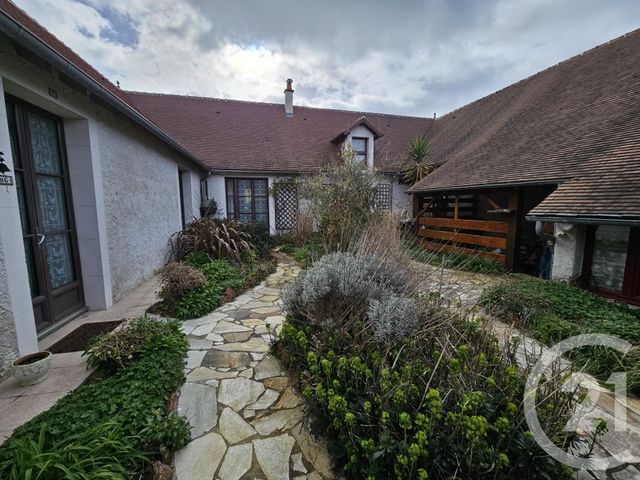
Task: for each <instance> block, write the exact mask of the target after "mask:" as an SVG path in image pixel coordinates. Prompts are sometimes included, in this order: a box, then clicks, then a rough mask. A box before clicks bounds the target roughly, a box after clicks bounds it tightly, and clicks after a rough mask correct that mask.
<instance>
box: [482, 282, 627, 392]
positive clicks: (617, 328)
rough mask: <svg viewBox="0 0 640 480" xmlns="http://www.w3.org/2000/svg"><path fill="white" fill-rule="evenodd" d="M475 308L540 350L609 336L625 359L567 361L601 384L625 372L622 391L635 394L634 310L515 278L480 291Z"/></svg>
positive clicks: (577, 357)
mask: <svg viewBox="0 0 640 480" xmlns="http://www.w3.org/2000/svg"><path fill="white" fill-rule="evenodd" d="M481 303H482V304H483V305H484V306H485V307H486V308H487V309H488V310H489V311H490V312H491V313H493V314H494V315H497V316H498V317H501V318H503V319H504V320H505V321H507V322H515V323H516V325H517V326H518V327H520V328H521V329H523V331H525V332H529V333H531V334H532V335H533V336H534V337H535V338H536V339H538V340H539V341H541V342H542V343H544V344H545V345H553V344H555V343H557V342H559V341H561V340H564V339H565V338H569V337H572V336H575V335H580V334H584V333H597V334H607V335H614V336H616V337H619V338H622V339H624V340H626V341H628V342H630V343H631V344H632V345H633V348H632V349H631V351H630V352H629V353H627V355H626V356H622V355H621V354H620V353H618V352H615V351H613V350H612V349H610V348H606V347H589V348H584V349H581V350H579V351H578V353H574V354H573V357H572V359H573V360H574V362H575V363H576V365H577V366H578V367H581V368H584V369H585V370H586V371H587V372H588V373H590V374H592V375H594V376H595V377H596V378H598V379H600V380H602V381H604V380H606V379H607V378H609V376H610V375H611V373H614V372H617V371H625V372H626V373H627V382H628V383H627V389H628V390H629V391H630V392H632V393H634V394H635V395H639V394H640V310H637V309H632V308H630V307H629V306H627V305H625V304H620V303H614V302H611V301H608V300H605V299H603V298H601V297H598V296H596V295H594V294H592V293H591V292H588V291H586V290H583V289H580V288H577V287H574V286H571V285H568V284H565V283H558V282H550V281H546V280H540V279H537V278H533V277H527V276H516V275H514V276H511V277H510V279H509V281H506V282H503V283H500V284H498V285H495V286H492V287H490V288H488V289H487V290H485V292H484V293H483V295H482V299H481Z"/></svg>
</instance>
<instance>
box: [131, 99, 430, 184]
mask: <svg viewBox="0 0 640 480" xmlns="http://www.w3.org/2000/svg"><path fill="white" fill-rule="evenodd" d="M128 95H129V98H131V99H132V101H133V102H134V103H135V105H136V106H137V108H138V109H139V110H140V111H141V112H143V113H144V114H145V115H147V116H148V117H149V118H151V119H152V120H153V121H154V122H155V123H156V124H157V125H158V126H159V127H160V128H162V129H163V130H164V131H166V132H169V133H170V135H171V136H172V137H173V138H175V139H176V141H178V142H179V143H180V144H181V145H183V146H184V147H185V148H187V149H188V150H189V151H191V152H192V153H193V154H194V155H196V156H197V157H198V158H200V159H201V160H202V161H203V162H205V163H206V164H207V165H209V166H210V167H211V168H213V169H221V170H225V169H229V170H259V171H264V172H269V171H273V172H292V173H293V172H304V171H312V170H315V169H317V168H318V167H321V166H323V165H326V164H327V163H328V162H331V161H333V160H334V159H335V158H336V157H337V152H338V150H337V147H336V145H335V144H333V143H332V140H333V139H334V138H335V137H336V136H337V135H339V134H340V133H342V132H344V131H345V130H347V129H349V128H350V127H351V126H352V125H354V124H356V123H357V124H363V123H364V124H365V125H366V126H368V127H369V128H371V129H372V130H374V134H376V135H380V136H381V138H379V139H378V140H376V142H375V159H374V165H375V166H376V167H377V168H378V169H380V170H381V171H385V172H397V171H399V170H400V167H401V166H402V164H403V163H404V162H405V161H406V156H407V153H406V151H407V146H408V145H409V142H410V141H411V140H412V139H413V138H415V137H416V136H418V135H422V134H424V133H425V131H426V130H427V128H428V127H429V126H430V125H431V123H432V122H433V120H432V119H428V118H418V117H406V116H400V115H388V114H381V113H370V112H352V111H346V110H331V109H323V108H310V107H300V106H294V108H293V117H287V116H286V115H285V111H284V104H277V103H258V102H244V101H238V100H223V99H218V98H205V97H189V96H180V95H163V94H155V93H141V92H128ZM361 117H365V118H364V119H362V118H361Z"/></svg>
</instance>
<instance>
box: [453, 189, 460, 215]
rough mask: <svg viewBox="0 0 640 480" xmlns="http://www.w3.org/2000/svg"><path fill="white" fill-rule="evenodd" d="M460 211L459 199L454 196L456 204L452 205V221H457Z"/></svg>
mask: <svg viewBox="0 0 640 480" xmlns="http://www.w3.org/2000/svg"><path fill="white" fill-rule="evenodd" d="M459 209H460V197H459V196H458V195H456V202H455V203H454V205H453V219H454V220H458V210H459Z"/></svg>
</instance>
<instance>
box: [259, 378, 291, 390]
mask: <svg viewBox="0 0 640 480" xmlns="http://www.w3.org/2000/svg"><path fill="white" fill-rule="evenodd" d="M262 383H264V385H265V387H267V388H273V389H274V390H284V389H285V387H286V386H287V384H288V383H289V379H288V378H287V377H271V378H267V379H265V380H264V381H263V382H262Z"/></svg>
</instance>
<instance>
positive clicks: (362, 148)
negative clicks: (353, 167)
mask: <svg viewBox="0 0 640 480" xmlns="http://www.w3.org/2000/svg"><path fill="white" fill-rule="evenodd" d="M368 140H369V139H368V138H365V137H353V138H352V139H351V148H353V153H354V154H355V157H354V158H353V160H354V161H355V162H364V163H367V152H368V151H369V150H368V148H367V147H368V145H367V143H368Z"/></svg>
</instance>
